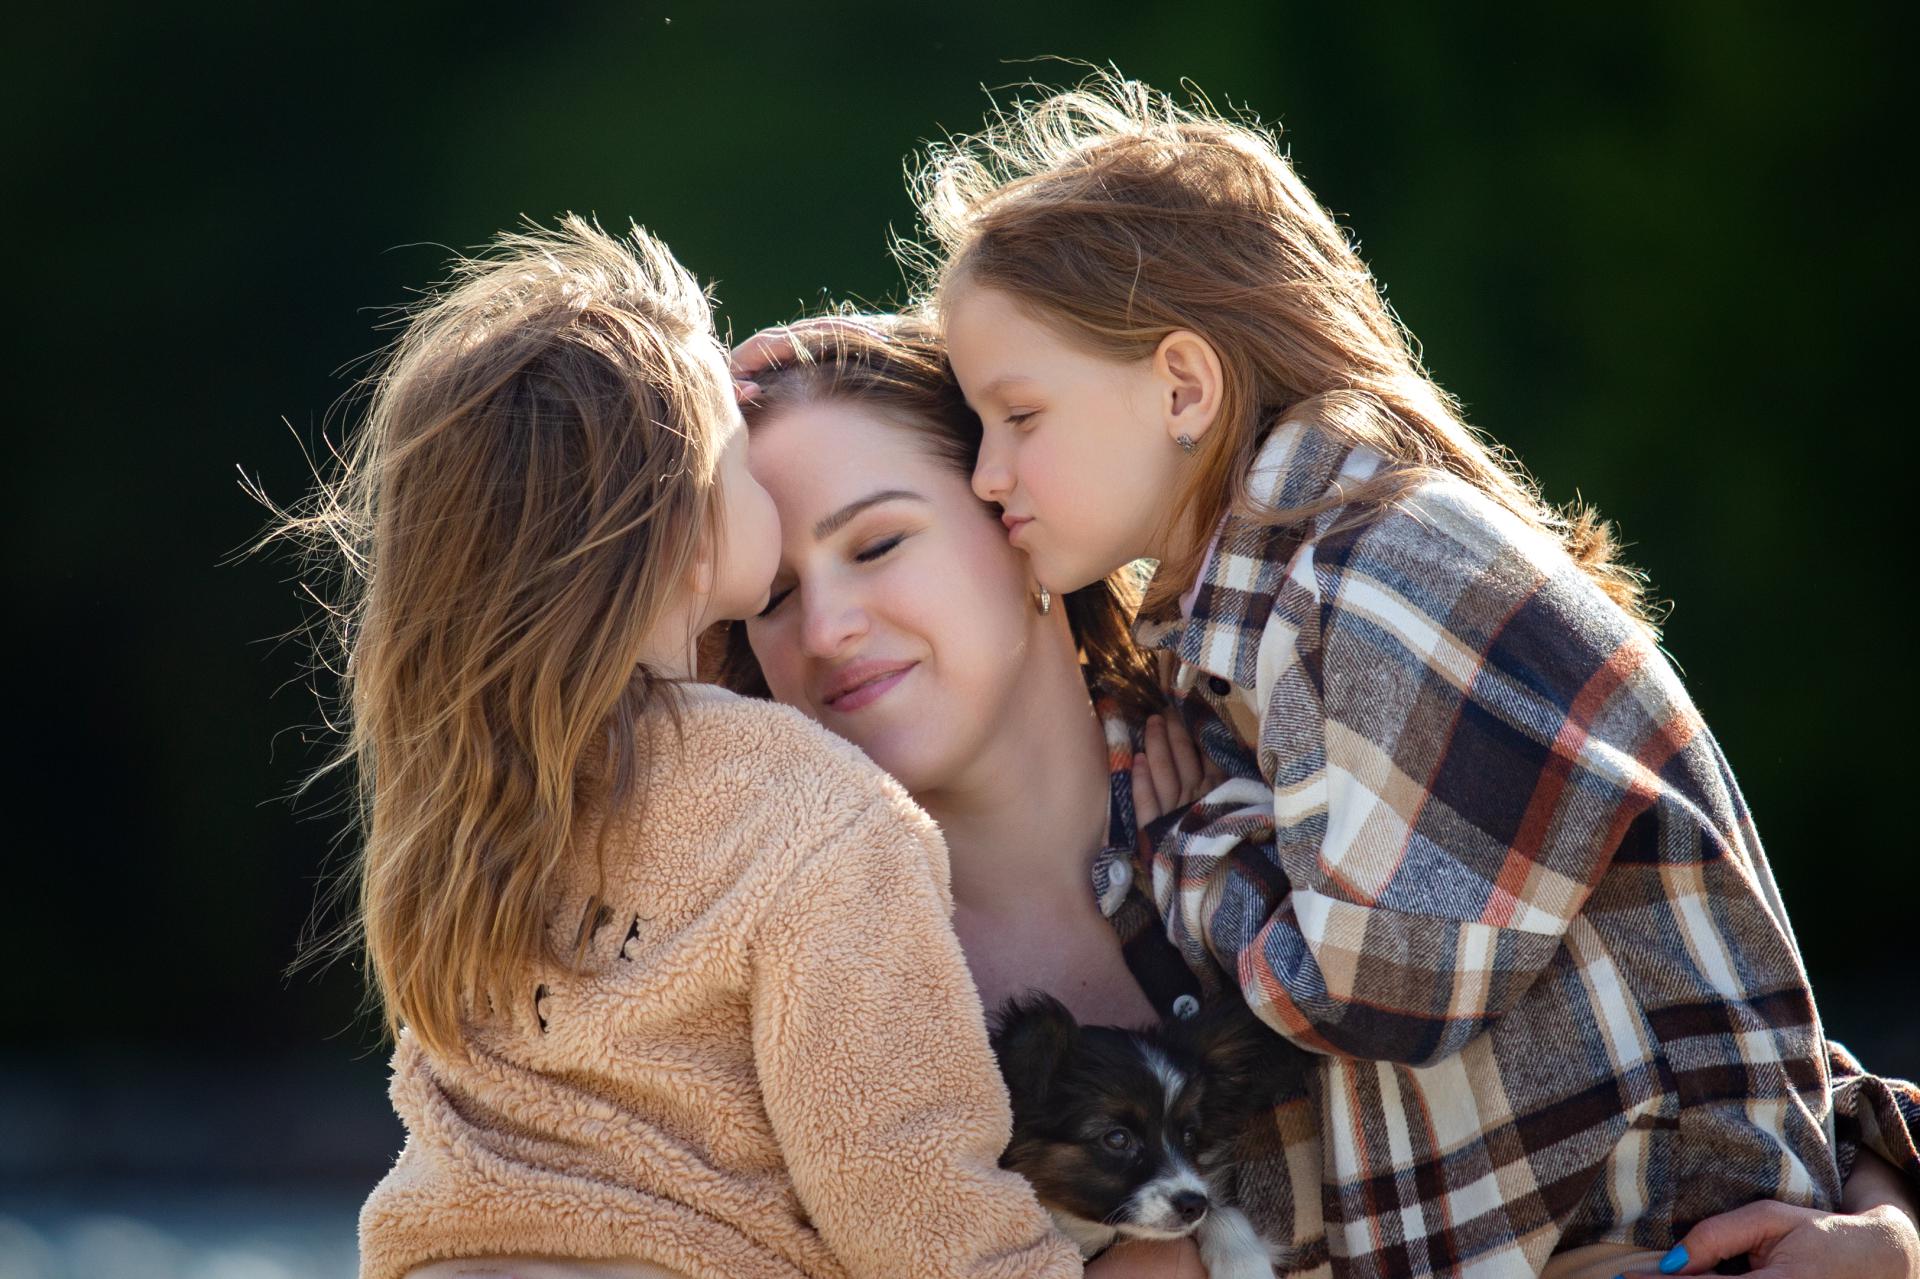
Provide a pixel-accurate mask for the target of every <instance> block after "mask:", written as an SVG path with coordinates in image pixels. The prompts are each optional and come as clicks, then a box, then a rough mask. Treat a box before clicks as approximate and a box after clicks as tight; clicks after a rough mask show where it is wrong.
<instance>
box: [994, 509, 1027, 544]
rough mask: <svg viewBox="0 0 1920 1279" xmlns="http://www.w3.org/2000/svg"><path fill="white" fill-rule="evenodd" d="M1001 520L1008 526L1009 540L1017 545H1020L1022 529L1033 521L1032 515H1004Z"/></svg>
mask: <svg viewBox="0 0 1920 1279" xmlns="http://www.w3.org/2000/svg"><path fill="white" fill-rule="evenodd" d="M1000 522H1001V523H1002V524H1004V525H1006V526H1007V540H1008V541H1009V542H1012V543H1013V544H1014V545H1015V546H1018V545H1020V531H1021V530H1022V529H1024V528H1026V526H1027V525H1029V524H1031V523H1033V517H1032V516H1031V515H1002V516H1001V517H1000Z"/></svg>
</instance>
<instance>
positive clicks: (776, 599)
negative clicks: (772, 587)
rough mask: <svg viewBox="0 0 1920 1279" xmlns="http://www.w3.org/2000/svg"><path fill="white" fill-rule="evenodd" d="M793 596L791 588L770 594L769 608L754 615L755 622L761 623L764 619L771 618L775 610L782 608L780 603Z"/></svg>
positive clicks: (768, 596)
mask: <svg viewBox="0 0 1920 1279" xmlns="http://www.w3.org/2000/svg"><path fill="white" fill-rule="evenodd" d="M791 594H793V588H792V587H791V586H788V587H784V588H782V589H780V590H777V591H771V592H769V593H768V595H767V606H766V607H765V608H763V609H761V610H760V611H759V612H758V613H755V614H754V615H753V618H754V620H755V621H759V620H760V619H761V618H763V617H768V616H770V615H771V614H772V613H773V610H774V609H776V608H779V607H780V601H781V600H784V599H785V598H787V596H789V595H791Z"/></svg>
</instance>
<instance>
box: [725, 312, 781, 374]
mask: <svg viewBox="0 0 1920 1279" xmlns="http://www.w3.org/2000/svg"><path fill="white" fill-rule="evenodd" d="M792 358H793V330H792V329H791V328H788V327H787V326H786V325H784V324H776V325H775V326H774V327H772V328H770V329H761V330H760V331H759V332H758V333H756V334H754V335H753V336H752V337H750V338H748V339H747V340H746V341H744V342H742V343H741V344H740V345H739V346H736V347H734V348H733V354H732V356H731V357H730V363H732V365H733V373H734V377H735V379H736V380H737V381H746V380H747V379H749V378H751V377H752V375H753V374H755V373H758V372H760V371H762V370H763V369H771V368H777V367H779V366H780V365H782V364H784V363H786V362H787V361H788V360H791V359H792Z"/></svg>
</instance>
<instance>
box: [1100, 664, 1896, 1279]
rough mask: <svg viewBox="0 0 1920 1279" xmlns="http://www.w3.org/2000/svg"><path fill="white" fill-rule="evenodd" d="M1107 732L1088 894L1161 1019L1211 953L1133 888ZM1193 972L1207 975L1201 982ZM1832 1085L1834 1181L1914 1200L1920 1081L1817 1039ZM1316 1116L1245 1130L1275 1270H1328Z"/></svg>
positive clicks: (1257, 1212)
mask: <svg viewBox="0 0 1920 1279" xmlns="http://www.w3.org/2000/svg"><path fill="white" fill-rule="evenodd" d="M1100 719H1101V722H1102V724H1103V725H1104V727H1105V731H1106V739H1107V753H1108V768H1109V770H1110V779H1109V780H1110V804H1109V811H1108V823H1107V832H1108V833H1107V842H1106V846H1105V847H1104V848H1102V849H1101V851H1100V853H1099V855H1098V856H1097V857H1096V858H1095V860H1094V864H1093V893H1094V898H1095V900H1096V901H1097V902H1099V904H1100V909H1101V911H1102V913H1103V914H1105V915H1106V917H1107V919H1108V921H1109V922H1110V923H1111V924H1112V925H1113V928H1114V931H1115V932H1116V933H1117V934H1118V935H1119V938H1120V945H1121V953H1122V955H1123V956H1124V957H1125V959H1126V962H1127V966H1128V968H1129V969H1130V970H1131V972H1132V974H1133V978H1134V980H1135V982H1137V983H1138V984H1139V986H1140V988H1141V990H1143V991H1144V992H1146V994H1147V996H1148V998H1149V1000H1150V1001H1151V1002H1152V1004H1153V1006H1154V1008H1155V1009H1156V1010H1157V1011H1158V1012H1159V1014H1160V1016H1161V1017H1162V1018H1172V1017H1180V1016H1185V1015H1187V1013H1188V1012H1189V1010H1190V1009H1191V1008H1192V1007H1193V1005H1188V1004H1186V1003H1185V1002H1184V999H1183V997H1184V998H1185V999H1192V1000H1194V1001H1195V1002H1196V1004H1197V1003H1203V1002H1205V1001H1206V1000H1207V999H1209V998H1212V997H1217V996H1218V994H1219V993H1220V991H1221V989H1222V988H1223V987H1222V985H1221V983H1220V982H1219V980H1218V970H1217V969H1216V968H1215V967H1214V966H1213V964H1212V963H1211V961H1209V962H1208V963H1207V964H1205V965H1204V966H1203V967H1202V969H1201V971H1200V973H1199V974H1196V973H1195V972H1194V971H1193V970H1192V969H1189V968H1188V967H1187V964H1186V961H1185V960H1184V959H1183V958H1182V957H1181V955H1180V952H1179V951H1178V950H1176V949H1175V948H1174V946H1173V944H1172V943H1171V942H1170V941H1168V939H1167V935H1166V928H1165V926H1164V923H1163V921H1162V920H1161V917H1160V912H1159V910H1158V908H1157V907H1155V905H1154V904H1153V901H1152V899H1151V898H1150V897H1148V896H1147V894H1146V893H1145V892H1143V891H1142V888H1141V884H1142V882H1143V879H1142V876H1141V873H1140V869H1139V854H1140V851H1141V850H1140V841H1139V829H1138V826H1137V824H1136V821H1135V816H1134V810H1133V759H1134V756H1135V755H1137V754H1138V753H1139V752H1140V751H1141V750H1142V749H1144V742H1145V737H1144V734H1143V729H1144V728H1145V725H1144V724H1143V723H1141V722H1140V721H1137V720H1133V719H1130V718H1128V717H1127V716H1126V715H1125V714H1124V713H1123V712H1122V711H1121V710H1120V708H1119V705H1118V703H1117V702H1116V701H1113V700H1110V699H1109V700H1102V701H1101V702H1100ZM1202 978H1206V979H1208V980H1205V981H1203V980H1202ZM1827 1049H1828V1057H1827V1061H1828V1073H1829V1075H1830V1077H1831V1079H1832V1082H1833V1101H1834V1106H1833V1108H1834V1116H1835V1120H1836V1136H1837V1138H1838V1141H1837V1145H1836V1153H1837V1154H1838V1156H1839V1160H1838V1162H1839V1171H1840V1176H1841V1178H1842V1180H1844V1179H1845V1178H1846V1177H1847V1176H1848V1175H1849V1174H1850V1173H1851V1171H1852V1169H1853V1165H1854V1162H1855V1160H1856V1158H1857V1157H1858V1154H1859V1152H1860V1151H1861V1150H1871V1151H1873V1152H1874V1153H1875V1154H1877V1155H1879V1156H1880V1158H1882V1159H1884V1160H1886V1161H1887V1162H1888V1163H1889V1164H1891V1165H1892V1166H1893V1167H1895V1168H1896V1169H1898V1170H1899V1171H1900V1173H1901V1174H1902V1176H1903V1177H1904V1179H1905V1181H1906V1184H1907V1190H1908V1193H1909V1194H1910V1195H1912V1196H1914V1198H1915V1199H1916V1200H1920V1085H1916V1084H1913V1083H1911V1082H1909V1081H1907V1080H1903V1079H1883V1078H1880V1077H1878V1076H1876V1075H1872V1074H1869V1073H1868V1072H1867V1069H1866V1067H1864V1066H1862V1065H1861V1064H1860V1062H1859V1061H1858V1059H1856V1058H1855V1057H1854V1056H1853V1054H1852V1053H1850V1052H1848V1051H1847V1049H1846V1047H1845V1046H1844V1045H1841V1044H1838V1043H1835V1042H1833V1041H1831V1040H1829V1041H1828V1044H1827ZM1321 1150H1322V1142H1321V1140H1320V1116H1319V1111H1318V1109H1317V1107H1316V1105H1315V1103H1314V1099H1313V1096H1312V1095H1311V1093H1308V1092H1302V1093H1300V1094H1298V1095H1293V1096H1286V1097H1282V1098H1281V1099H1280V1100H1279V1102H1278V1104H1277V1105H1276V1107H1275V1109H1274V1111H1273V1112H1272V1114H1270V1115H1268V1116H1265V1117H1263V1119H1262V1122H1261V1123H1259V1124H1257V1125H1256V1126H1255V1131H1254V1132H1253V1133H1251V1134H1249V1143H1248V1149H1247V1152H1246V1153H1247V1155H1248V1157H1246V1158H1244V1159H1242V1160H1241V1161H1240V1162H1239V1163H1238V1164H1237V1167H1236V1171H1237V1181H1238V1184H1237V1185H1236V1186H1235V1196H1236V1202H1238V1203H1239V1204H1241V1205H1242V1206H1243V1207H1244V1208H1246V1209H1247V1210H1248V1211H1249V1213H1250V1214H1251V1215H1252V1217H1253V1220H1254V1223H1255V1225H1256V1226H1257V1227H1258V1228H1259V1229H1260V1231H1261V1233H1262V1234H1263V1235H1264V1236H1265V1237H1266V1238H1267V1239H1269V1240H1270V1241H1272V1242H1273V1243H1274V1245H1275V1248H1276V1253H1275V1258H1274V1262H1275V1267H1274V1268H1275V1270H1276V1272H1277V1273H1278V1274H1280V1275H1283V1276H1328V1275H1330V1274H1331V1273H1332V1266H1331V1262H1330V1258H1329V1257H1328V1252H1327V1241H1326V1229H1325V1222H1324V1220H1323V1218H1322V1215H1321V1210H1320V1202H1321V1186H1320V1178H1321V1171H1320V1170H1321Z"/></svg>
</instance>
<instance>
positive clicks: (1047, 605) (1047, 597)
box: [1040, 586, 1053, 617]
mask: <svg viewBox="0 0 1920 1279" xmlns="http://www.w3.org/2000/svg"><path fill="white" fill-rule="evenodd" d="M1052 611H1053V592H1052V591H1050V590H1048V589H1047V588H1046V587H1044V586H1043V587H1041V588H1040V616H1042V617H1045V616H1046V615H1047V614H1048V613H1051V612H1052Z"/></svg>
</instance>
